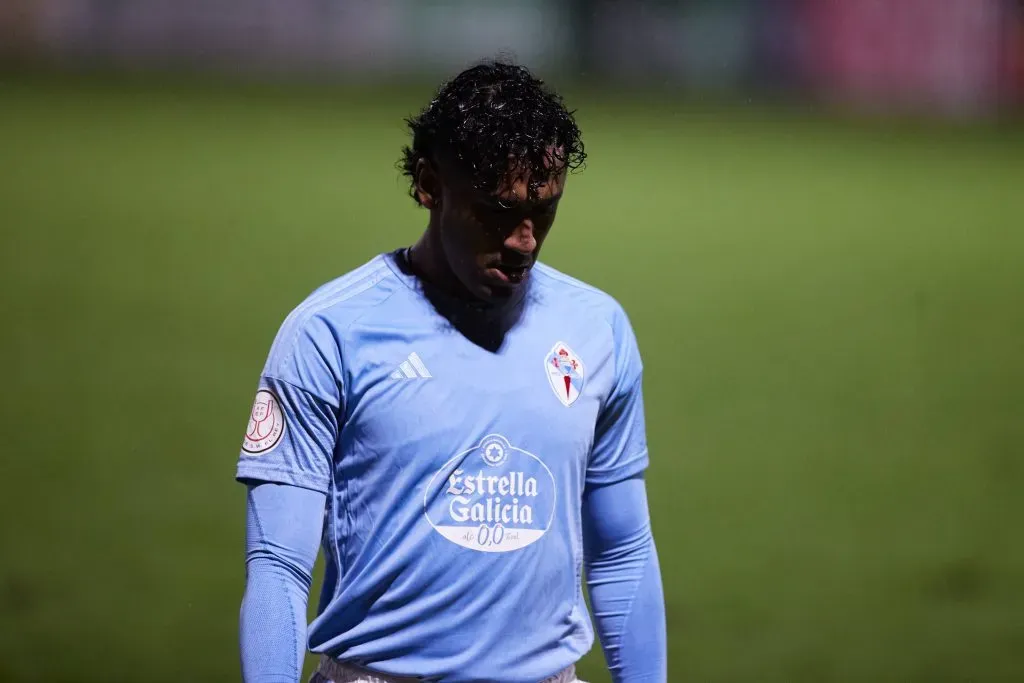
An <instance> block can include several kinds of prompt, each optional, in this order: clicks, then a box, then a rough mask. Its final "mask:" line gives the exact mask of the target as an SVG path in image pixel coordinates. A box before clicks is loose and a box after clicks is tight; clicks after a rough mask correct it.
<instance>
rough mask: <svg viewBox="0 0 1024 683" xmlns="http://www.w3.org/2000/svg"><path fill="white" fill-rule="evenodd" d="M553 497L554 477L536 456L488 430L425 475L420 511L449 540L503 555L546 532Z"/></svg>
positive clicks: (552, 515)
mask: <svg viewBox="0 0 1024 683" xmlns="http://www.w3.org/2000/svg"><path fill="white" fill-rule="evenodd" d="M556 497H557V493H556V489H555V478H554V475H552V474H551V470H550V469H548V466H547V465H545V464H544V462H543V461H542V460H541V459H540V458H538V457H537V456H536V455H534V454H533V453H528V452H527V451H524V450H522V449H521V448H516V447H514V446H513V445H512V444H511V443H509V441H508V439H506V438H505V437H504V436H501V435H500V434H492V435H490V436H487V437H484V439H483V440H482V441H481V442H480V443H479V444H478V445H477V446H475V447H473V448H471V449H469V450H467V451H463V452H462V453H459V454H458V455H456V456H455V457H454V458H452V459H451V460H449V461H448V462H447V463H445V464H444V466H443V467H442V468H441V469H440V470H438V472H437V473H436V474H435V475H434V476H433V477H432V478H431V479H430V482H429V483H428V484H427V488H426V491H425V492H424V495H423V514H424V515H425V516H426V518H427V521H429V522H430V525H431V526H432V527H434V530H435V531H437V532H438V533H439V534H441V535H442V536H444V537H445V538H447V539H448V540H449V541H451V542H452V543H455V544H457V545H460V546H462V547H463V548H469V549H470V550H477V551H480V552H485V553H507V552H510V551H512V550H519V549H520V548H525V547H526V546H528V545H530V544H531V543H534V542H535V541H537V540H539V539H540V538H541V537H542V536H543V535H544V534H545V533H547V531H548V529H550V528H551V521H552V520H553V519H554V516H555V500H556Z"/></svg>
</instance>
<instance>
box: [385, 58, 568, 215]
mask: <svg viewBox="0 0 1024 683" xmlns="http://www.w3.org/2000/svg"><path fill="white" fill-rule="evenodd" d="M405 122H406V125H407V126H408V128H409V132H410V133H411V136H412V140H411V143H410V144H409V145H407V146H406V147H404V148H403V149H402V158H401V160H400V161H399V164H398V166H399V168H400V170H401V172H402V174H403V175H404V176H406V177H407V178H408V180H409V184H410V187H409V194H410V196H411V197H412V198H413V200H414V201H416V202H417V203H419V198H418V197H417V193H416V166H417V164H418V163H419V162H420V160H425V161H427V162H428V163H431V164H433V165H434V167H435V168H437V165H438V164H441V163H444V164H449V165H453V166H454V167H455V168H457V169H459V170H460V171H461V172H462V173H464V174H465V175H466V177H468V178H469V179H470V180H471V182H472V184H473V187H474V188H475V189H477V190H479V191H482V192H488V193H491V192H495V191H497V190H499V189H500V188H501V184H502V183H503V182H504V181H505V179H506V178H507V176H508V173H509V171H510V169H511V168H513V167H515V168H518V169H520V170H521V172H524V174H525V173H528V174H529V178H530V181H529V183H528V185H529V192H530V197H531V198H532V197H535V196H536V192H537V186H538V185H540V184H541V183H543V182H544V181H545V180H546V179H547V178H549V177H550V175H551V169H552V168H561V169H565V170H567V171H574V170H576V169H579V168H582V167H583V164H584V161H585V160H586V152H585V151H584V148H583V139H582V137H581V134H580V129H579V126H577V124H576V119H575V116H574V112H573V111H570V110H569V109H567V108H566V107H565V105H564V103H563V102H562V98H561V96H560V95H559V94H557V93H556V92H554V91H553V90H551V89H550V88H548V87H547V86H546V85H545V83H544V81H542V80H541V79H539V78H537V77H536V76H534V75H533V74H532V73H531V72H530V71H529V69H527V68H526V67H523V66H520V65H517V64H514V63H512V62H508V61H487V62H482V63H479V64H477V65H475V66H473V67H471V68H469V69H466V70H465V71H463V72H462V73H460V74H459V75H458V76H456V77H455V78H454V79H452V80H450V81H447V82H445V83H443V84H442V85H441V87H440V88H439V89H438V91H437V93H436V94H435V96H434V98H433V99H432V100H431V102H430V104H428V105H427V106H426V107H425V108H424V109H423V110H422V111H420V112H419V113H418V114H417V115H415V116H412V117H410V118H408V119H406V121H405Z"/></svg>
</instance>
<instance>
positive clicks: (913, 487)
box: [0, 80, 1024, 683]
mask: <svg viewBox="0 0 1024 683" xmlns="http://www.w3.org/2000/svg"><path fill="white" fill-rule="evenodd" d="M427 95H428V90H427V89H423V90H414V89H409V90H408V91H404V92H400V93H398V94H395V93H391V94H389V95H388V96H379V95H377V96H371V95H368V94H365V93H363V94H360V93H358V92H336V93H334V94H331V95H326V94H323V95H317V94H315V93H311V92H309V91H306V92H286V91H274V90H259V89H253V88H250V89H246V90H229V89H228V90H226V89H220V90H218V89H215V88H202V87H171V86H167V85H164V86H148V87H127V86H113V85H110V84H106V85H103V84H92V85H80V84H79V85H69V84H62V85H61V84H56V83H53V82H43V81H30V80H23V81H21V82H17V83H8V84H7V85H4V86H3V87H2V89H0V286H2V291H3V296H2V298H0V321H2V323H0V325H2V330H3V332H2V334H0V351H2V357H3V358H4V360H5V363H4V372H3V392H2V411H0V415H2V416H3V417H2V425H0V427H2V428H0V434H2V446H0V449H2V452H3V460H2V462H3V484H4V492H3V494H2V495H0V519H2V520H3V521H2V524H0V548H2V551H0V552H2V558H3V559H2V562H0V679H3V680H6V681H56V680H59V681H68V682H71V683H74V682H83V683H85V682H91V681H105V682H118V681H125V682H128V681H131V682H135V681H147V683H163V682H164V681H166V682H168V683H170V682H177V681H185V680H188V681H230V680H237V679H238V656H237V645H236V623H237V613H238V606H239V601H240V597H241V591H242V584H243V566H242V550H243V541H242V533H243V517H242V514H243V494H242V489H241V487H239V486H238V485H236V484H234V483H233V481H232V474H233V471H234V464H235V457H236V454H237V450H238V446H239V443H240V440H241V436H242V432H243V430H244V427H245V423H246V419H247V415H248V411H249V407H250V402H251V400H252V397H253V392H254V388H255V385H256V379H257V375H258V373H259V371H260V368H261V365H262V363H263V359H264V354H265V353H266V351H267V349H268V347H269V344H270V342H271V339H272V337H273V334H274V332H275V330H276V328H277V326H278V324H279V323H280V322H281V320H282V319H283V317H284V316H285V314H286V313H287V312H288V310H289V309H290V308H291V307H292V306H294V305H295V304H296V303H298V302H299V301H300V300H301V299H302V297H304V296H305V295H306V294H307V293H308V292H309V291H310V290H312V289H313V288H314V287H315V286H317V285H318V284H320V283H322V282H323V281H325V280H327V279H329V278H332V277H334V276H336V275H338V274H340V273H342V272H344V271H346V270H347V269H349V268H352V267H353V266H355V265H357V264H359V263H362V262H363V261H365V260H366V259H368V258H369V257H370V256H372V255H373V254H375V253H376V252H378V251H382V250H385V249H390V248H392V247H394V246H397V245H402V244H405V243H407V242H409V241H410V240H412V239H413V238H414V237H415V236H416V235H417V234H418V232H419V230H420V229H421V227H422V225H423V222H424V218H425V217H424V214H423V213H422V212H421V211H419V210H417V209H415V208H414V207H413V205H412V203H411V201H409V200H408V199H407V198H406V197H405V196H404V194H403V193H404V186H403V184H402V182H401V180H400V179H399V178H398V177H397V173H396V171H395V170H394V168H393V162H394V160H395V158H396V157H397V154H398V150H399V146H400V145H401V144H402V143H403V141H404V137H403V134H404V131H403V129H402V124H401V117H402V116H404V115H406V114H408V113H410V111H411V110H412V107H413V106H415V105H416V104H418V103H419V101H420V100H422V99H424V98H425V97H426V96H427ZM572 104H573V105H574V106H577V107H579V109H580V112H581V113H580V116H581V123H582V124H583V126H584V132H585V136H586V141H587V143H588V150H589V151H590V153H591V155H592V156H591V160H590V164H589V168H588V170H587V171H586V172H585V173H583V174H581V175H579V176H578V177H575V178H573V179H572V180H571V181H570V184H569V186H568V194H567V195H566V199H565V201H564V203H563V208H562V211H561V213H560V218H559V222H558V224H557V226H556V228H555V231H554V232H553V233H552V237H551V239H550V240H549V242H548V246H547V247H546V249H545V254H544V255H545V257H546V260H547V261H548V262H550V263H551V264H552V265H555V266H557V267H560V268H563V269H565V270H567V271H568V272H570V273H572V274H574V275H577V276H579V277H581V278H584V279H586V280H589V281H591V282H592V283H594V284H596V285H598V286H600V287H602V288H605V289H606V290H608V291H609V292H611V293H612V294H614V295H615V296H616V297H618V298H619V299H620V300H621V301H622V302H623V303H624V305H625V306H626V308H627V310H628V311H629V313H630V315H631V317H632V320H633V322H634V325H635V327H636V330H637V334H638V337H639V339H640V343H641V346H642V349H643V352H644V355H645V359H646V366H647V379H646V387H647V396H648V400H647V406H648V419H649V428H650V445H651V452H652V459H653V466H652V470H651V472H650V486H651V497H652V506H653V515H654V528H655V535H656V538H657V541H658V544H659V548H660V554H661V561H662V570H663V573H664V579H665V588H666V594H667V600H668V619H669V635H670V648H671V652H670V658H671V659H670V670H671V680H673V681H728V682H736V683H739V682H750V683H773V682H778V683H803V682H806V683H824V682H833V681H834V682H839V681H850V682H854V681H856V682H860V681H864V682H871V683H880V682H892V683H906V682H916V681H920V682H922V683H923V682H928V683H941V682H947V681H948V682H952V681H970V682H971V683H981V682H986V683H987V682H996V681H1005V682H1007V683H1009V682H1011V681H1021V680H1024V654H1022V653H1024V543H1022V539H1024V532H1022V524H1024V135H1022V134H1021V132H1020V130H1017V131H1006V130H1002V131H999V130H994V129H986V130H976V129H967V128H959V129H946V130H942V129H938V128H933V129H922V128H898V127H893V126H886V127H881V126H865V125H860V126H857V125H852V124H840V123H836V122H831V123H830V122H828V121H825V120H821V119H815V118H811V117H803V116H797V115H794V114H771V113H769V112H766V111H763V110H753V109H749V110H748V109H746V108H742V109H733V110H727V109H723V110H716V111H710V110H704V111H692V110H689V109H687V108H685V107H682V106H673V105H670V104H667V103H662V104H658V105H655V104H645V103H643V102H640V101H636V100H627V101H619V102H616V101H615V100H613V99H612V98H611V97H606V98H604V99H598V98H594V97H590V98H588V97H581V98H577V99H575V100H573V102H572ZM583 674H584V676H585V677H586V678H588V679H589V680H590V681H593V682H594V683H600V682H603V681H607V680H608V679H607V677H606V676H605V674H604V673H603V672H602V668H601V659H600V654H599V651H598V650H596V649H595V652H594V653H593V654H592V655H591V656H590V657H589V658H588V659H587V660H586V662H585V665H584V667H583Z"/></svg>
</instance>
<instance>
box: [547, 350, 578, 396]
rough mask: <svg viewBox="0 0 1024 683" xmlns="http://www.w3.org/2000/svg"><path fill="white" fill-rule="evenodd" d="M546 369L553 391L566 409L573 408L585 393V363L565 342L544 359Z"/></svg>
mask: <svg viewBox="0 0 1024 683" xmlns="http://www.w3.org/2000/svg"><path fill="white" fill-rule="evenodd" d="M544 369H545V371H546V372H547V374H548V381H549V382H550V383H551V390H552V391H554V392H555V396H557V397H558V400H559V401H561V402H562V404H563V405H565V406H566V407H568V406H571V405H572V404H573V403H575V402H576V399H578V398H579V397H580V392H582V391H583V381H584V378H585V377H586V370H585V369H584V367H583V361H582V360H580V357H579V356H577V355H576V353H575V352H574V351H573V350H572V349H570V348H569V345H568V344H566V343H565V342H558V343H557V344H555V345H554V346H553V347H552V348H551V351H549V352H548V355H547V357H546V358H545V359H544Z"/></svg>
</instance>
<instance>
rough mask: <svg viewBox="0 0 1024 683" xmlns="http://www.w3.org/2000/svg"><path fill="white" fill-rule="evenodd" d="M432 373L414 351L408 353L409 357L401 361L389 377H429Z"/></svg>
mask: <svg viewBox="0 0 1024 683" xmlns="http://www.w3.org/2000/svg"><path fill="white" fill-rule="evenodd" d="M431 377H433V375H431V374H430V370H427V366H426V365H424V364H423V360H422V359H421V358H420V357H419V354H417V353H416V352H415V351H413V352H412V353H410V354H409V358H408V359H406V360H404V361H402V364H401V365H399V366H398V369H397V370H395V371H394V372H392V373H391V379H430V378H431Z"/></svg>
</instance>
